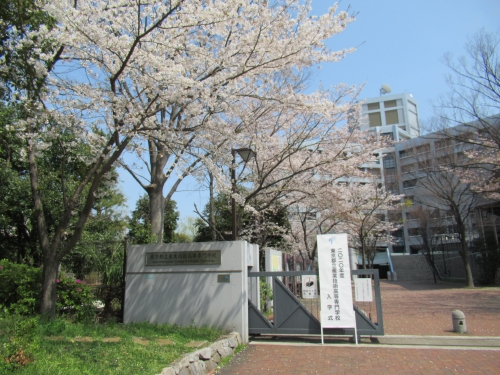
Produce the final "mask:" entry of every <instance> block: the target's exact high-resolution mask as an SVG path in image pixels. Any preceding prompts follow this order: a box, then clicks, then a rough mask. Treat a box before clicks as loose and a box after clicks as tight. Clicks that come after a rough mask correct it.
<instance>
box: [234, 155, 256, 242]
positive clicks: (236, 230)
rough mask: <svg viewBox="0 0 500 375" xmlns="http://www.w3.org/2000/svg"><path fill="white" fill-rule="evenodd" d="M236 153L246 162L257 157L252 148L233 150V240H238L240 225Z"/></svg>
mask: <svg viewBox="0 0 500 375" xmlns="http://www.w3.org/2000/svg"><path fill="white" fill-rule="evenodd" d="M236 153H238V155H240V157H241V158H242V159H243V161H244V162H245V163H246V162H247V161H249V160H250V159H251V158H253V157H255V155H256V153H255V152H254V151H253V150H252V149H251V148H236V149H234V148H233V149H232V150H231V155H232V156H233V161H232V164H231V183H232V190H233V196H232V197H231V206H232V207H231V209H232V220H231V221H232V225H233V241H236V240H238V226H237V225H236V200H235V199H234V194H236V167H235V164H236Z"/></svg>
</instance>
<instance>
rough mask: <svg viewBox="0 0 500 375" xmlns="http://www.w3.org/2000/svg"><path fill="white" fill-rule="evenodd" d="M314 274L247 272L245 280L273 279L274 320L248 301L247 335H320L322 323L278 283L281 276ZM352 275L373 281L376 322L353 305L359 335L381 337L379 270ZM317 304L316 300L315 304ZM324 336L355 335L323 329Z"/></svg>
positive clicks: (360, 271)
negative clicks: (257, 278) (249, 278)
mask: <svg viewBox="0 0 500 375" xmlns="http://www.w3.org/2000/svg"><path fill="white" fill-rule="evenodd" d="M317 274H318V272H317V271H291V272H249V273H248V277H272V280H273V295H274V298H273V319H272V320H270V319H267V318H266V317H265V316H264V314H262V312H261V311H260V310H259V309H258V308H257V306H256V305H255V304H254V303H252V301H250V300H249V301H248V324H249V334H250V335H260V334H272V335H288V334H294V335H312V334H318V335H320V334H321V323H320V322H319V320H318V318H319V316H318V317H316V316H314V314H313V313H312V312H311V311H309V310H308V309H307V308H306V306H304V304H302V302H301V301H300V300H299V299H298V298H297V297H296V296H295V295H294V294H293V293H292V292H290V290H288V288H287V287H286V286H285V284H283V283H282V282H281V280H280V278H281V277H287V276H288V277H290V276H306V275H317ZM351 274H352V275H357V276H362V275H370V277H372V279H373V288H374V291H375V302H376V317H377V318H376V320H377V321H376V322H374V321H373V320H372V316H371V313H368V314H367V313H366V312H365V311H363V310H362V309H361V308H360V307H359V306H357V305H356V303H355V304H354V311H355V316H356V326H357V331H358V336H362V335H363V336H383V335H384V320H383V316H382V303H381V301H382V299H381V297H380V280H379V274H378V270H353V271H351ZM318 302H319V301H318ZM323 333H324V334H327V335H328V334H330V335H350V336H354V328H325V329H324V330H323Z"/></svg>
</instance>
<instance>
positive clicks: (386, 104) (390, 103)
mask: <svg viewBox="0 0 500 375" xmlns="http://www.w3.org/2000/svg"><path fill="white" fill-rule="evenodd" d="M397 105H398V104H397V102H396V100H388V101H386V102H384V107H385V108H392V107H397Z"/></svg>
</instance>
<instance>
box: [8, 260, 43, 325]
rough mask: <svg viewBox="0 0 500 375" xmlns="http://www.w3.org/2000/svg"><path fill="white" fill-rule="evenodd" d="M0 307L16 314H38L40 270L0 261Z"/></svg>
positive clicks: (40, 285) (40, 283)
mask: <svg viewBox="0 0 500 375" xmlns="http://www.w3.org/2000/svg"><path fill="white" fill-rule="evenodd" d="M0 285H1V288H0V306H2V307H3V308H5V309H6V310H7V311H9V312H11V313H16V314H22V315H30V314H34V313H36V312H38V307H39V298H40V297H39V296H40V292H41V290H42V270H41V269H40V268H36V267H31V266H28V265H26V264H16V263H12V262H9V261H8V260H6V259H4V260H1V261H0Z"/></svg>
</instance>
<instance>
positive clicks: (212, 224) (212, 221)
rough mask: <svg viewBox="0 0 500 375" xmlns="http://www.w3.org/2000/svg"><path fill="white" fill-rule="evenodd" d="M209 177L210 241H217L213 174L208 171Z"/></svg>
mask: <svg viewBox="0 0 500 375" xmlns="http://www.w3.org/2000/svg"><path fill="white" fill-rule="evenodd" d="M208 177H209V179H210V181H209V185H210V219H209V220H210V232H211V233H212V241H217V233H216V232H215V206H214V175H213V174H212V173H211V172H208Z"/></svg>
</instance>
